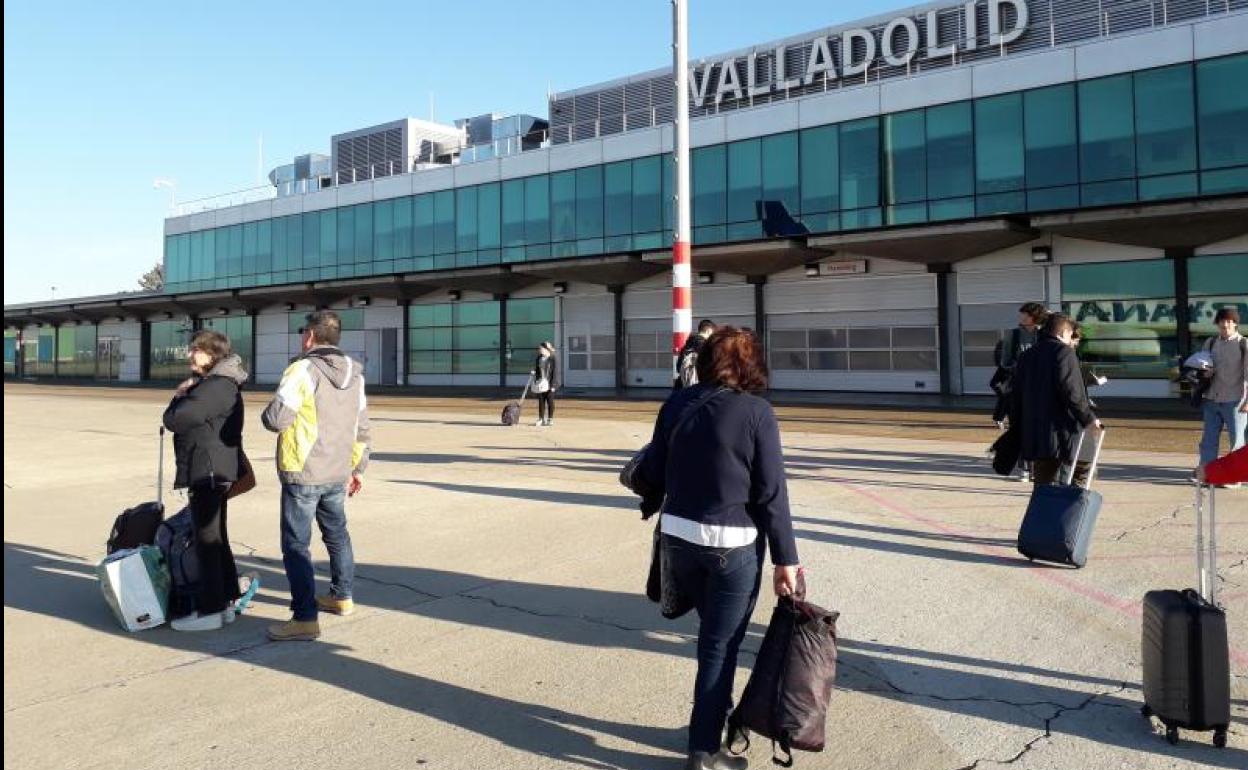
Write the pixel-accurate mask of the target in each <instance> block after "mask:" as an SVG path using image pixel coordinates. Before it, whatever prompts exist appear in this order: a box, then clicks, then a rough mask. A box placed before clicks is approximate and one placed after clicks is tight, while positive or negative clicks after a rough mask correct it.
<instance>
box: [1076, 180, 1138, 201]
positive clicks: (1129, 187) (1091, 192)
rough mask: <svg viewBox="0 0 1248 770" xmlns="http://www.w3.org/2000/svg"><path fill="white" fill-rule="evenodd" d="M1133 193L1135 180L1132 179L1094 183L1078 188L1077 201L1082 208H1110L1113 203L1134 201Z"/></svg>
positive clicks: (1134, 191)
mask: <svg viewBox="0 0 1248 770" xmlns="http://www.w3.org/2000/svg"><path fill="white" fill-rule="evenodd" d="M1135 193H1136V189H1135V180H1133V179H1122V180H1119V181H1117V182H1096V183H1094V184H1085V185H1081V186H1080V188H1079V200H1080V202H1081V203H1082V204H1083V205H1084V206H1111V205H1113V204H1115V203H1129V202H1131V201H1133V200H1135Z"/></svg>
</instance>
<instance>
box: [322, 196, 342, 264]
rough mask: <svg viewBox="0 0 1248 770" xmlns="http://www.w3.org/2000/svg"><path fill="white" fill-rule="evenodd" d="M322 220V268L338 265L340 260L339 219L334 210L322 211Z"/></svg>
mask: <svg viewBox="0 0 1248 770" xmlns="http://www.w3.org/2000/svg"><path fill="white" fill-rule="evenodd" d="M320 219H321V241H320V242H321V258H320V262H319V263H318V264H319V265H320V266H321V268H326V267H329V266H331V265H334V264H337V259H338V217H337V215H336V214H335V213H334V211H333V210H332V209H330V210H328V211H322V212H321V215H320Z"/></svg>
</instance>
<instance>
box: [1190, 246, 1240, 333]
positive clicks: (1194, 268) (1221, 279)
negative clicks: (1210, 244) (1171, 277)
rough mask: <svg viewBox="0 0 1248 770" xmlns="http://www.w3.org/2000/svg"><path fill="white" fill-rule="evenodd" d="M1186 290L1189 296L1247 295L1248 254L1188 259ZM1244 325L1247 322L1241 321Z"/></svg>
mask: <svg viewBox="0 0 1248 770" xmlns="http://www.w3.org/2000/svg"><path fill="white" fill-rule="evenodd" d="M1187 290H1188V294H1190V295H1191V296H1196V295H1201V294H1208V295H1216V294H1244V295H1248V254H1218V255H1213V256H1206V257H1189V258H1188V260H1187ZM1241 320H1243V321H1244V322H1245V323H1246V324H1248V320H1245V319H1241Z"/></svg>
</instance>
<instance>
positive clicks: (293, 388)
mask: <svg viewBox="0 0 1248 770" xmlns="http://www.w3.org/2000/svg"><path fill="white" fill-rule="evenodd" d="M260 420H261V421H262V422H263V423H264V427H266V428H268V429H269V430H271V431H273V432H274V433H277V434H278V437H277V458H276V459H277V475H278V478H280V479H281V481H282V483H283V484H304V485H318V484H341V483H343V482H345V481H346V480H347V479H348V478H350V477H351V475H352V474H353V473H363V472H364V470H365V468H366V467H367V466H368V454H369V451H370V449H371V444H372V440H371V436H370V430H369V424H368V402H367V400H366V398H365V396H364V378H363V367H362V366H361V365H360V363H359V362H358V361H355V360H354V359H352V358H350V357H349V356H347V355H346V354H345V353H343V352H342V351H341V350H339V349H338V348H335V347H331V346H328V345H324V346H318V347H315V348H312V349H311V350H309V351H308V352H307V353H305V354H303V355H302V356H300V357H299V358H297V359H295V361H294V362H293V363H292V364H291V365H290V366H288V367H286V371H285V372H284V373H283V374H282V382H281V384H280V385H278V388H277V393H276V394H275V395H274V396H273V400H272V401H271V402H269V405H268V406H267V407H266V408H265V410H264V413H263V414H261V415H260Z"/></svg>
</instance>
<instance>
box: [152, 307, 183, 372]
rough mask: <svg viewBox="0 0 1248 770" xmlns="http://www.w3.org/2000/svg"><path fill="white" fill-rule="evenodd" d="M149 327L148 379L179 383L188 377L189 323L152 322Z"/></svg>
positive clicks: (175, 321) (181, 321)
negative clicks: (187, 348) (187, 347)
mask: <svg viewBox="0 0 1248 770" xmlns="http://www.w3.org/2000/svg"><path fill="white" fill-rule="evenodd" d="M149 327H150V342H149V343H148V366H149V369H148V379H149V380H167V381H178V382H180V381H181V380H184V379H186V378H187V377H189V376H190V372H191V369H190V365H189V364H188V363H187V360H186V345H187V343H188V342H189V341H190V339H191V323H190V321H189V320H186V319H182V320H173V321H153V322H152V323H150V324H149Z"/></svg>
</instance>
